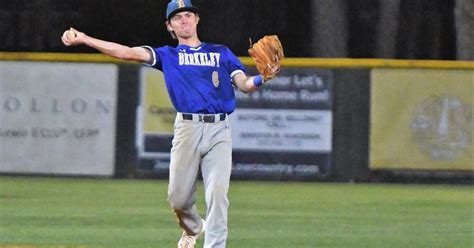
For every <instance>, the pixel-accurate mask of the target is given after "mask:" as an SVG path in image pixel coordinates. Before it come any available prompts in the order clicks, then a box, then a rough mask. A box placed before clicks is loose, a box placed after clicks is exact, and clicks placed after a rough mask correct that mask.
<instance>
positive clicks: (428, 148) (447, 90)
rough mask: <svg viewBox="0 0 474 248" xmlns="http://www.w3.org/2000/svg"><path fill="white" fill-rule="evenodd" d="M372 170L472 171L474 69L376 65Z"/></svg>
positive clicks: (371, 144)
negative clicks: (383, 67) (403, 67)
mask: <svg viewBox="0 0 474 248" xmlns="http://www.w3.org/2000/svg"><path fill="white" fill-rule="evenodd" d="M371 77H372V78H371V87H372V88H371V128H370V168H372V169H415V170H474V160H473V154H474V146H473V145H472V141H473V128H474V122H473V117H472V114H473V106H474V105H473V104H474V102H473V101H474V98H473V92H474V91H473V90H474V71H469V70H434V69H374V70H373V71H372V75H371Z"/></svg>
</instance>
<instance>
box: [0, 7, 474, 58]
mask: <svg viewBox="0 0 474 248" xmlns="http://www.w3.org/2000/svg"><path fill="white" fill-rule="evenodd" d="M473 2H474V1H473V0H319V1H317V0H314V1H310V0H272V1H263V0H235V1H230V0H194V1H193V3H194V4H195V5H196V6H197V7H198V8H199V9H200V16H201V23H200V25H199V36H200V38H201V40H202V41H205V42H211V43H222V44H225V45H227V46H228V47H230V48H231V49H232V50H233V51H234V53H236V54H237V55H238V56H247V48H248V46H249V40H248V39H249V38H252V40H257V39H258V38H261V37H262V36H263V35H265V34H278V35H279V36H280V38H281V40H282V43H283V45H284V47H285V50H286V55H287V56H288V57H349V58H397V59H443V60H456V59H457V60H472V59H473V52H472V48H471V47H472V43H473V41H472V32H473V31H472V29H473V28H472V24H473V19H474V17H473V15H474V14H473V13H474V12H473V11H472V10H474V7H473V6H474V3H473ZM167 3H168V1H167V0H160V1H157V0H133V1H120V0H100V1H96V0H74V1H73V0H16V1H11V0H0V51H17V52H23V51H28V52H95V51H94V50H91V49H89V48H86V47H74V48H67V47H64V46H63V45H62V44H61V43H60V36H61V35H62V33H63V31H64V30H65V29H67V28H69V27H70V26H73V27H75V28H77V29H79V30H81V31H83V32H85V33H87V34H88V35H91V36H94V37H96V38H100V39H105V40H109V41H115V42H118V43H122V44H124V45H128V46H138V45H145V44H146V45H151V46H161V45H166V44H171V45H173V44H175V41H173V40H172V39H171V38H170V36H169V34H168V33H167V32H166V28H165V25H164V22H165V12H166V5H167Z"/></svg>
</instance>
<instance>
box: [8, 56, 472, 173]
mask: <svg viewBox="0 0 474 248" xmlns="http://www.w3.org/2000/svg"><path fill="white" fill-rule="evenodd" d="M240 60H241V61H242V62H243V64H244V65H245V66H247V68H248V72H249V73H250V74H253V73H256V71H255V69H254V68H253V67H254V62H253V61H252V59H251V58H248V57H242V58H240ZM282 63H283V69H282V71H281V73H280V74H279V77H277V78H275V79H274V80H272V82H270V83H268V84H267V85H265V87H264V88H262V89H261V90H259V91H257V92H256V93H254V94H251V95H245V94H242V93H239V92H236V96H237V101H238V103H237V106H238V108H237V109H236V111H235V112H234V114H233V115H231V117H232V118H231V121H232V122H233V140H234V154H233V159H234V170H233V178H234V179H253V180H305V181H312V180H336V181H346V180H353V181H370V180H383V179H387V178H391V177H393V176H394V175H404V176H405V177H406V176H415V177H418V178H420V177H421V178H425V177H426V178H433V177H436V178H438V177H441V178H454V180H467V181H469V180H471V179H472V172H473V170H474V162H473V161H472V154H474V148H473V147H474V146H473V145H472V140H473V134H472V126H474V125H473V119H472V112H473V98H472V92H473V85H474V82H473V78H474V62H472V61H435V60H425V61H419V60H392V59H316V58H287V59H285V60H283V62H282ZM0 65H1V67H2V70H0V74H2V77H1V78H0V88H1V89H2V91H1V92H0V104H1V111H0V143H1V145H2V147H3V149H2V151H1V152H2V161H1V164H0V165H1V168H0V173H4V174H31V173H33V174H47V175H51V174H52V175H73V176H76V175H78V176H81V175H87V176H115V177H159V178H166V177H167V175H168V173H167V172H168V166H169V150H170V144H171V142H170V141H171V139H172V121H173V119H174V118H173V117H174V114H175V112H174V109H173V107H172V105H171V103H170V101H169V99H168V98H167V94H166V89H165V86H164V79H163V76H162V75H160V74H161V73H160V72H158V71H155V70H152V69H150V68H147V67H144V66H142V65H140V64H138V63H129V62H124V61H119V60H116V59H113V58H110V57H107V56H104V55H101V54H62V53H0ZM12 68H14V69H12ZM22 68H23V69H22ZM35 68H36V69H35ZM85 68H90V70H86V69H85ZM81 70H85V71H81ZM107 70H109V72H107ZM104 75H110V76H109V77H108V78H104ZM17 79H18V80H17ZM104 82H108V83H106V84H104ZM20 86H21V87H20ZM250 127H252V128H250ZM19 147H20V148H22V149H14V148H19ZM81 147H82V148H81ZM67 164H68V165H70V166H66V165H67Z"/></svg>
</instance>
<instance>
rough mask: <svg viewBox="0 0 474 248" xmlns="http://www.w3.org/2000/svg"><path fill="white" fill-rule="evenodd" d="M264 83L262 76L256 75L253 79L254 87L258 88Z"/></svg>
mask: <svg viewBox="0 0 474 248" xmlns="http://www.w3.org/2000/svg"><path fill="white" fill-rule="evenodd" d="M264 82H265V81H264V80H263V77H262V75H260V74H259V75H257V76H255V77H254V78H253V85H255V87H260V86H261V85H262V84H263V83H264Z"/></svg>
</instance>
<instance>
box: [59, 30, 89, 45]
mask: <svg viewBox="0 0 474 248" xmlns="http://www.w3.org/2000/svg"><path fill="white" fill-rule="evenodd" d="M85 37H86V34H84V33H83V32H79V31H78V30H76V29H74V28H70V29H68V30H66V31H64V33H63V36H62V37H61V40H62V42H63V43H64V45H66V46H76V45H80V44H83V43H84V39H85Z"/></svg>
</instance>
